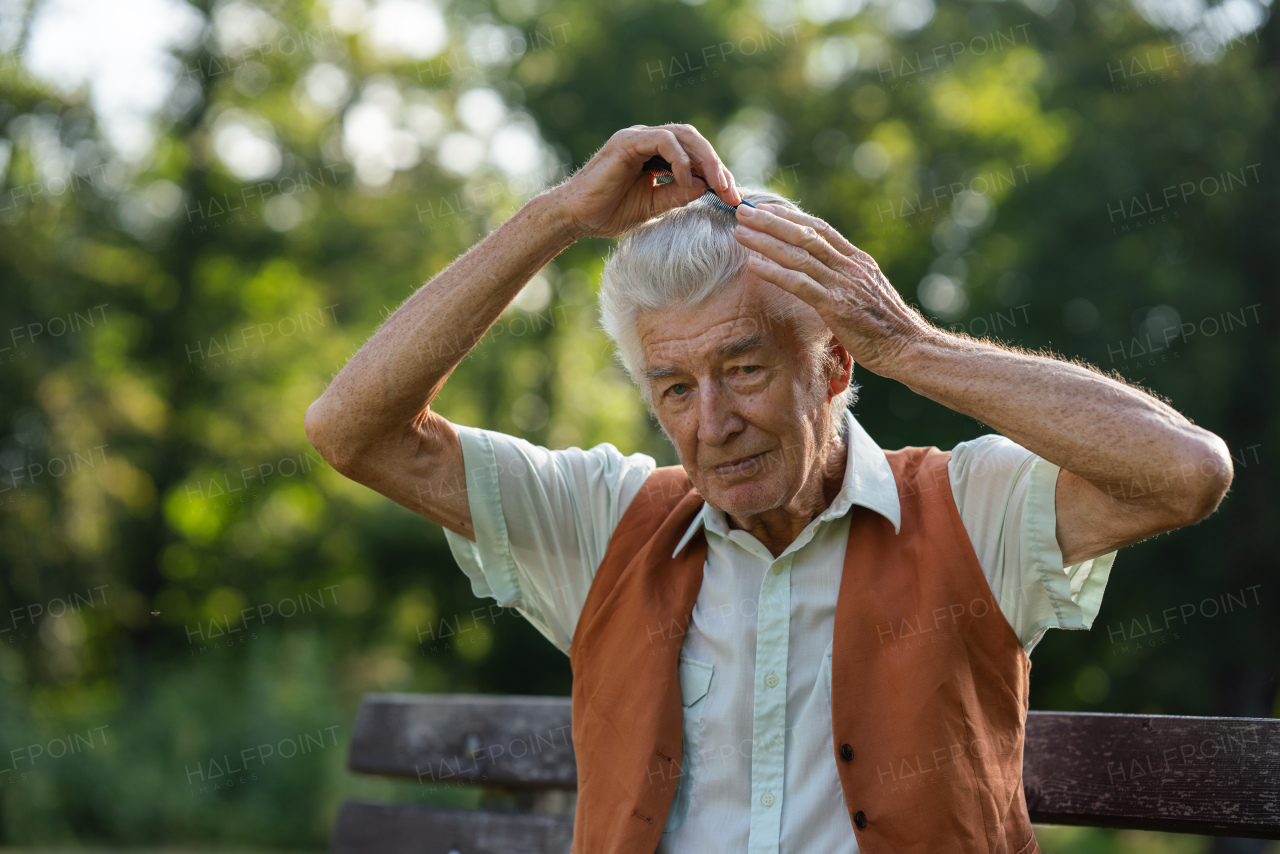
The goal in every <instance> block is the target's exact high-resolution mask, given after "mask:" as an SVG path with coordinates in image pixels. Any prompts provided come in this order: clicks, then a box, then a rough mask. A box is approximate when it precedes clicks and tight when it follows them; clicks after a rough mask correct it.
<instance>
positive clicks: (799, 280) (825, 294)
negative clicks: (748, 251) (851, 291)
mask: <svg viewBox="0 0 1280 854" xmlns="http://www.w3.org/2000/svg"><path fill="white" fill-rule="evenodd" d="M747 266H748V267H749V268H750V270H751V272H753V273H755V274H756V276H757V277H759V278H761V279H763V280H764V281H766V282H769V283H770V284H774V285H777V286H778V287H780V288H782V289H783V290H784V291H786V292H787V293H789V294H792V295H794V296H796V297H799V298H800V299H802V300H804V301H805V302H806V303H808V304H809V305H811V306H813V307H814V308H815V309H817V310H818V311H819V312H821V311H822V309H823V308H824V307H825V306H826V304H827V302H828V300H830V298H831V292H830V291H828V290H827V289H826V288H825V287H823V286H822V285H820V284H818V283H817V282H815V281H814V280H813V279H811V278H810V277H809V276H807V275H805V274H804V273H801V272H800V271H798V270H791V269H788V268H786V267H783V266H781V265H780V264H777V263H776V262H774V261H772V260H770V259H769V258H762V257H760V256H759V255H752V256H751V257H750V258H749V259H747Z"/></svg>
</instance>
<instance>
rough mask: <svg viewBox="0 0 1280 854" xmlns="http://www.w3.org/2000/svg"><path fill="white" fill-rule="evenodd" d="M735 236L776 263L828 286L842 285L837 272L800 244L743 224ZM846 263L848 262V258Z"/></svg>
mask: <svg viewBox="0 0 1280 854" xmlns="http://www.w3.org/2000/svg"><path fill="white" fill-rule="evenodd" d="M733 236H734V237H735V238H737V240H738V242H739V243H741V244H742V245H743V246H745V247H747V248H748V249H750V250H752V251H753V252H758V253H760V254H761V255H764V256H765V257H766V258H768V259H769V260H771V261H773V262H774V263H775V264H778V265H780V266H782V267H786V268H787V269H789V270H795V271H796V272H798V273H804V274H805V275H807V276H809V278H811V279H813V280H814V281H816V282H819V283H820V284H822V285H824V286H825V287H827V288H832V289H834V288H838V287H840V281H839V276H838V275H837V273H836V272H835V271H834V270H832V269H831V268H830V267H828V266H827V265H826V264H824V263H822V262H821V261H819V260H818V259H817V258H815V257H813V256H812V255H810V254H809V253H808V252H807V251H806V250H804V249H802V248H800V247H799V246H795V245H793V244H790V243H787V242H786V241H785V240H779V239H778V238H776V237H774V236H773V235H772V234H766V233H764V232H763V231H755V230H753V229H749V228H745V227H744V226H742V225H739V226H737V228H736V229H735V230H734V234H733ZM845 263H846V264H848V259H846V260H845Z"/></svg>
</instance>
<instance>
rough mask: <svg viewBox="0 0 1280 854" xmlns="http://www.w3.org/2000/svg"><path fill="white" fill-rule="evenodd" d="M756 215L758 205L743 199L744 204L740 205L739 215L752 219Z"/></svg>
mask: <svg viewBox="0 0 1280 854" xmlns="http://www.w3.org/2000/svg"><path fill="white" fill-rule="evenodd" d="M744 205H745V207H744ZM755 215H756V206H755V205H753V204H751V202H748V201H747V200H746V199H743V200H742V204H741V205H739V206H738V216H741V217H745V218H747V219H750V218H751V217H753V216H755Z"/></svg>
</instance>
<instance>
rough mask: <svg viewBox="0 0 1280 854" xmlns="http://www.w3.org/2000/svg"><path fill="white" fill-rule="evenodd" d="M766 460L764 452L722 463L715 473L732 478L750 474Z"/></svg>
mask: <svg viewBox="0 0 1280 854" xmlns="http://www.w3.org/2000/svg"><path fill="white" fill-rule="evenodd" d="M763 459H764V452H763V451H762V452H760V453H758V454H754V455H752V456H750V457H739V458H738V459H736V460H730V461H729V462H727V463H721V464H720V465H718V466H716V467H715V473H716V474H718V475H720V476H721V477H727V476H732V475H735V474H743V473H745V472H749V471H751V470H752V469H754V468H755V467H756V465H758V464H759V463H760V461H761V460H763Z"/></svg>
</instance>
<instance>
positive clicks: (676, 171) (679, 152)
mask: <svg viewBox="0 0 1280 854" xmlns="http://www.w3.org/2000/svg"><path fill="white" fill-rule="evenodd" d="M622 134H623V140H622V141H623V144H624V150H625V151H626V152H627V161H628V163H629V164H631V166H632V168H635V169H641V168H643V166H644V163H645V162H646V161H647V160H648V159H649V158H650V157H652V156H653V155H655V154H658V155H661V156H662V158H663V159H664V160H666V161H667V162H668V163H670V164H671V175H672V177H673V178H675V183H677V184H679V185H680V186H682V187H689V188H693V187H697V188H699V189H702V190H703V191H704V192H705V190H706V187H705V186H704V185H705V182H703V184H699V183H698V181H697V178H696V177H695V176H694V174H693V162H692V161H691V160H690V158H689V155H688V153H686V151H685V149H684V146H683V145H682V144H681V143H680V140H679V139H678V138H677V137H676V135H675V134H674V133H672V132H671V131H670V130H669V129H667V128H651V127H645V126H644V125H640V126H637V127H633V128H627V130H626V131H623V132H622Z"/></svg>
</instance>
